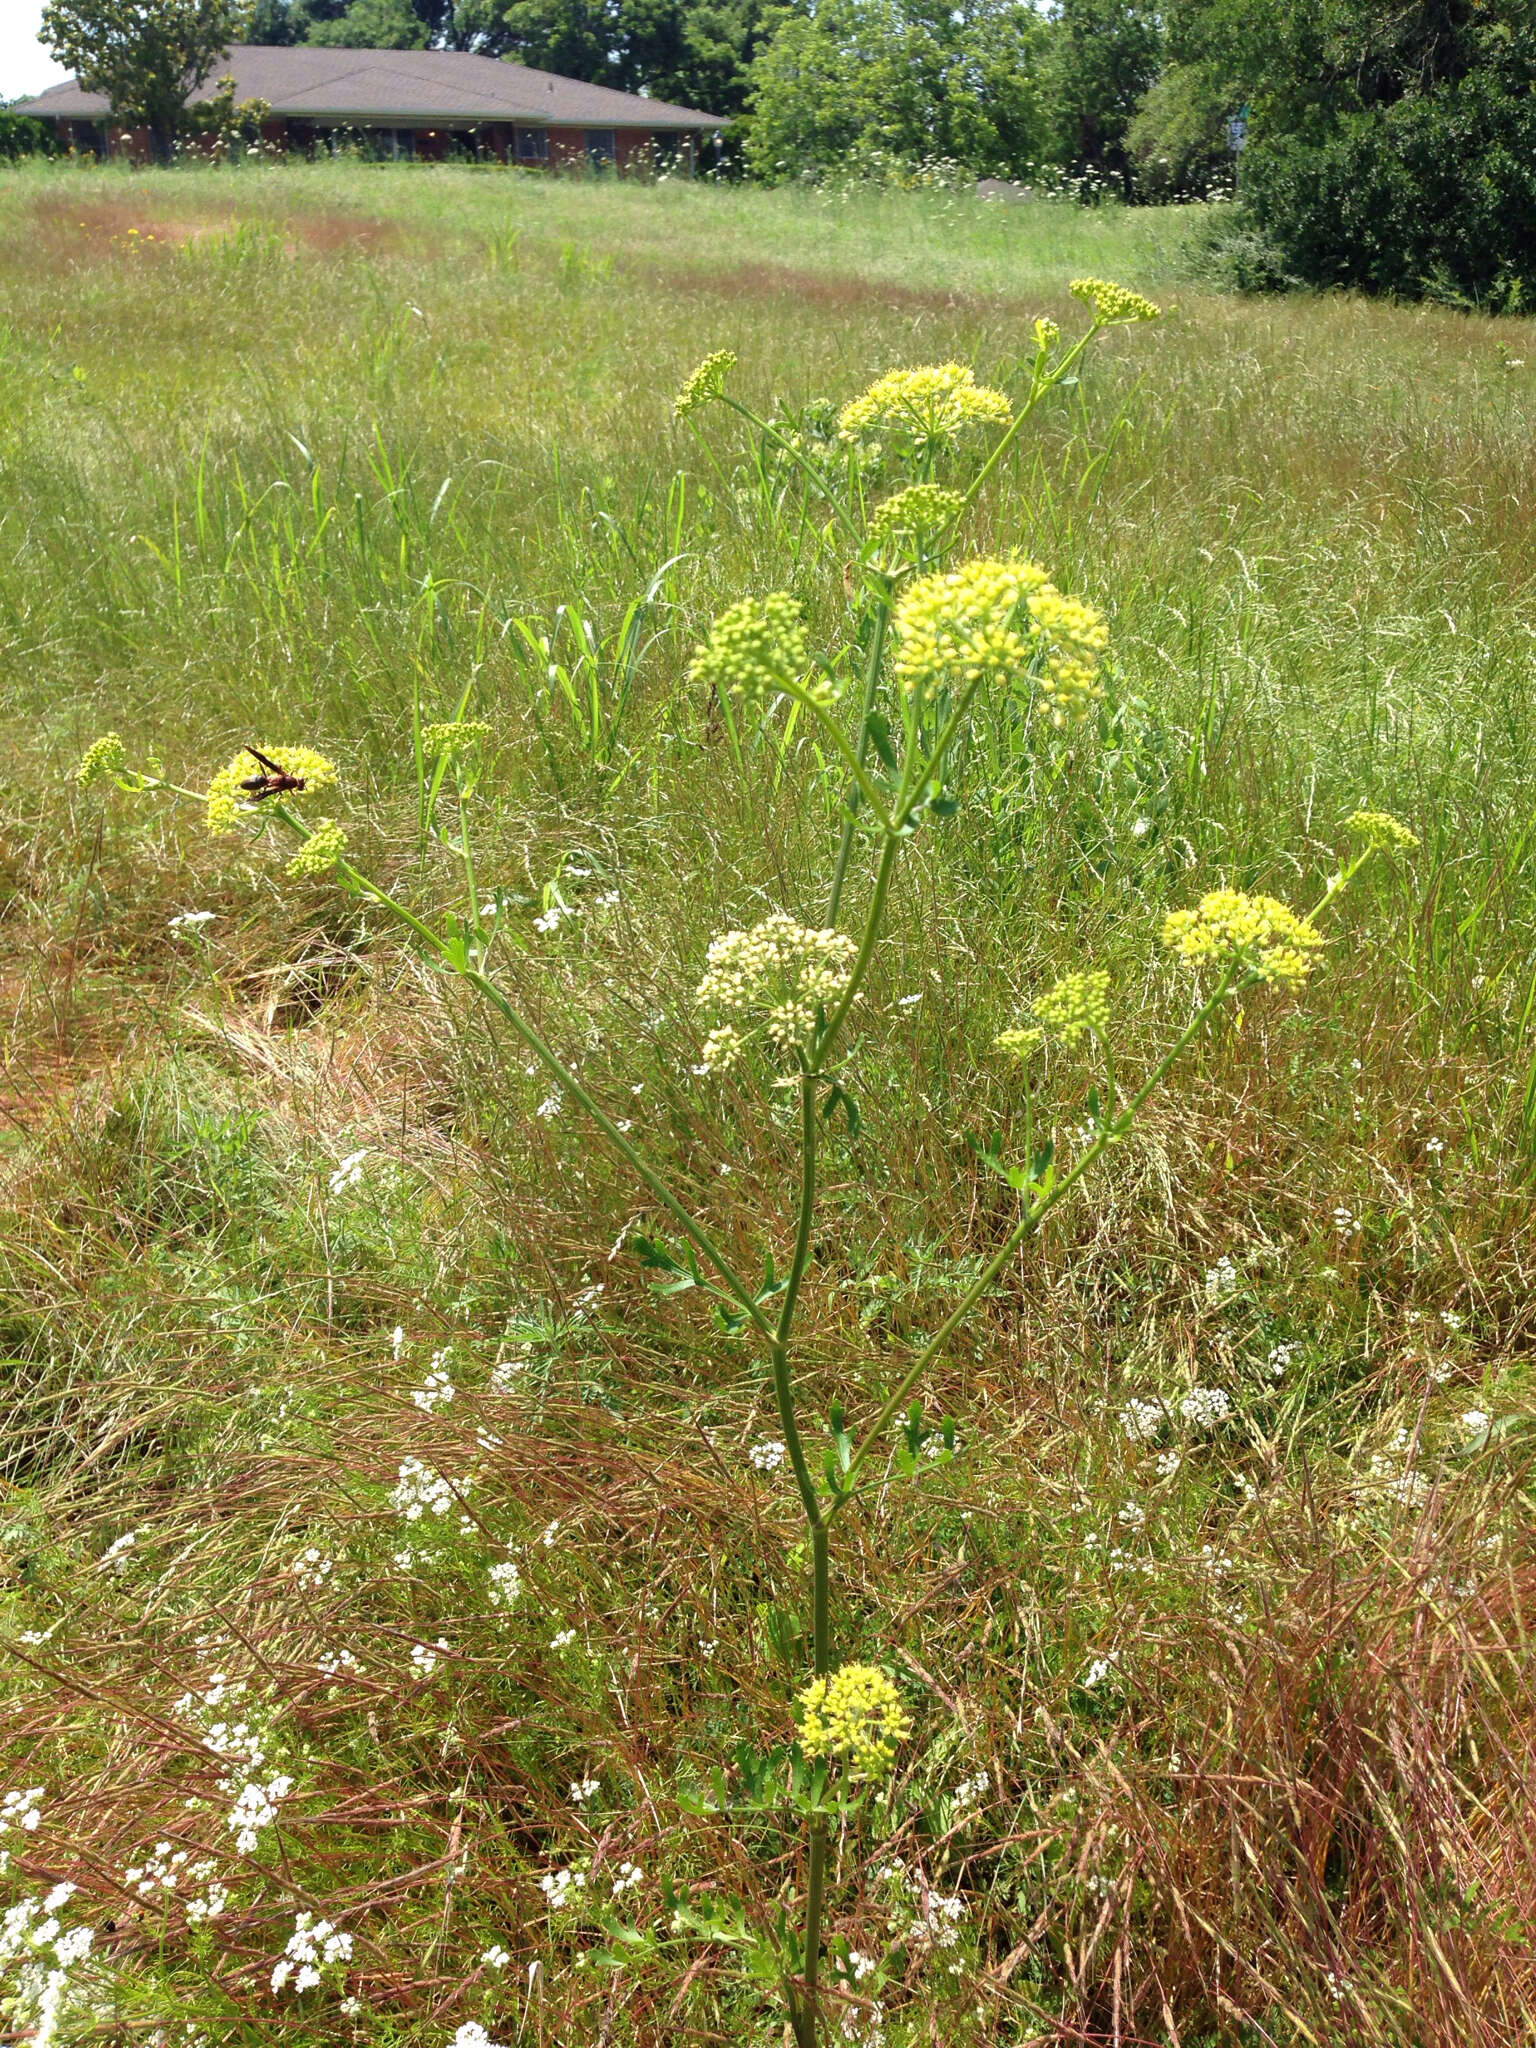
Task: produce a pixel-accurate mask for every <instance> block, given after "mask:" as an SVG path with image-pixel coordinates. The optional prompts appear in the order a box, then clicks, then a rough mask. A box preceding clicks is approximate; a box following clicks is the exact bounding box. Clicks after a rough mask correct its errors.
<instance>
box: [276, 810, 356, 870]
mask: <svg viewBox="0 0 1536 2048" xmlns="http://www.w3.org/2000/svg"><path fill="white" fill-rule="evenodd" d="M346 850H347V835H346V833H345V831H343V829H342V827H341V826H340V825H338V824H337V822H336V820H335V819H334V818H322V819H321V820H320V822H319V824H318V825H316V827H315V829H314V831H313V832H311V833H310V835H309V837H308V838H307V839H306V840H305V842H304V844H303V845H302V846H301V847H300V848H299V850H298V852H297V853H296V854H295V855H294V856H293V859H292V860H291V861H289V863H288V873H289V874H290V875H291V876H292V878H293V879H294V881H296V882H299V881H302V880H303V879H304V878H305V877H306V876H314V875H328V874H329V873H330V872H331V869H332V868H333V867H335V865H336V863H337V861H339V860H340V859H341V856H342V855H343V854H344V853H345V852H346Z"/></svg>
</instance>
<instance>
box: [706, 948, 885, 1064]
mask: <svg viewBox="0 0 1536 2048" xmlns="http://www.w3.org/2000/svg"><path fill="white" fill-rule="evenodd" d="M857 953H858V949H857V947H856V946H855V945H854V942H853V940H852V939H850V938H849V937H848V935H847V934H846V933H845V932H837V931H809V930H807V929H806V927H805V926H804V925H800V924H796V923H795V921H794V919H793V918H792V917H786V916H785V915H784V913H783V912H782V911H776V912H775V913H774V915H773V916H772V917H765V918H764V919H763V921H762V923H761V924H756V925H754V926H753V927H752V929H751V931H749V932H723V933H722V934H721V936H720V937H719V938H717V939H714V940H712V941H711V942H710V948H709V955H708V967H707V971H706V973H705V975H704V978H703V980H702V981H701V982H700V983H699V986H698V989H697V991H696V992H695V1000H696V1001H697V1003H698V1005H699V1008H700V1009H701V1010H705V1011H713V1012H715V1013H716V1015H718V1016H720V1017H721V1018H722V1020H723V1021H722V1022H721V1024H720V1025H719V1027H718V1028H717V1029H716V1030H714V1031H712V1032H711V1033H710V1034H709V1037H708V1038H707V1039H706V1040H705V1043H704V1058H703V1065H704V1068H705V1070H706V1071H707V1072H709V1073H722V1072H724V1070H725V1069H726V1068H727V1067H729V1066H731V1065H733V1064H734V1063H735V1061H736V1060H737V1059H738V1058H739V1057H740V1055H741V1053H742V1052H743V1051H744V1050H745V1048H746V1046H747V1044H748V1043H749V1041H750V1039H751V1037H752V1035H753V1033H754V1032H755V1031H756V1030H757V1029H759V1028H761V1029H763V1030H764V1031H766V1034H767V1036H768V1038H769V1040H770V1041H771V1042H772V1044H773V1047H774V1049H775V1051H776V1052H778V1053H779V1055H780V1056H781V1057H788V1056H790V1055H792V1054H793V1053H795V1052H796V1051H798V1050H799V1049H800V1048H801V1047H802V1046H803V1045H804V1044H805V1041H806V1040H807V1038H808V1037H809V1036H810V1034H811V1032H812V1031H813V1030H814V1029H815V1025H816V1014H817V1011H818V1010H820V1009H821V1008H822V1007H823V1006H824V1005H825V1004H828V1003H832V1002H835V1001H836V1000H837V998H838V997H839V996H841V995H842V994H843V992H844V991H845V990H846V988H847V987H848V983H849V981H850V980H851V979H852V976H853V964H854V960H855V959H856V957H857Z"/></svg>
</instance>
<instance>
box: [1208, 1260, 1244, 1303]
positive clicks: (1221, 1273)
mask: <svg viewBox="0 0 1536 2048" xmlns="http://www.w3.org/2000/svg"><path fill="white" fill-rule="evenodd" d="M1236 1292H1237V1268H1236V1266H1234V1265H1233V1263H1232V1261H1231V1259H1230V1258H1229V1257H1228V1256H1227V1254H1226V1253H1225V1252H1223V1254H1222V1256H1221V1257H1220V1258H1219V1259H1218V1260H1217V1261H1216V1263H1215V1265H1214V1266H1209V1267H1207V1269H1206V1275H1205V1298H1206V1300H1207V1301H1208V1302H1209V1303H1210V1304H1211V1306H1212V1307H1213V1308H1216V1307H1219V1306H1220V1304H1221V1303H1222V1302H1224V1301H1227V1300H1229V1299H1230V1298H1231V1297H1232V1296H1233V1295H1234V1294H1236Z"/></svg>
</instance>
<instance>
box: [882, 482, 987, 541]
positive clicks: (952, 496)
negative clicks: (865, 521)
mask: <svg viewBox="0 0 1536 2048" xmlns="http://www.w3.org/2000/svg"><path fill="white" fill-rule="evenodd" d="M964 510H965V500H964V499H963V498H962V497H961V495H960V493H959V492H958V491H946V490H945V489H944V488H943V486H942V485H940V484H909V485H908V487H907V488H906V490H904V491H898V492H897V493H896V495H895V496H894V497H892V498H887V499H885V500H884V501H883V503H881V504H879V505H877V506H876V507H875V509H874V511H873V512H872V513H871V514H870V515H869V526H868V533H869V539H870V544H871V546H872V547H873V548H874V549H875V550H876V551H877V552H880V553H884V552H886V551H887V550H890V551H898V550H899V549H900V548H901V544H902V543H903V541H914V540H915V541H917V542H918V543H919V544H920V545H925V544H926V543H928V542H929V541H931V540H933V539H934V538H935V537H936V536H937V535H939V534H942V533H944V532H945V531H946V529H947V528H949V527H951V526H953V525H954V523H955V521H956V520H957V519H958V518H959V517H960V514H961V513H962V512H963V511H964Z"/></svg>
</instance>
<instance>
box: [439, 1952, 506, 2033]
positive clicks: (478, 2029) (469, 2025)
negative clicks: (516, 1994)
mask: <svg viewBox="0 0 1536 2048" xmlns="http://www.w3.org/2000/svg"><path fill="white" fill-rule="evenodd" d="M503 1953H504V1951H503ZM448 2048H502V2044H501V2043H500V2041H493V2040H492V2039H491V2037H490V2035H489V2034H488V2033H487V2032H486V2031H485V2029H484V2027H482V2026H481V2024H480V2022H479V2021H478V2020H466V2021H465V2022H464V2024H463V2026H461V2027H460V2028H459V2031H458V2032H457V2033H456V2034H455V2035H454V2037H453V2039H452V2041H450V2042H449V2044H448Z"/></svg>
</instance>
